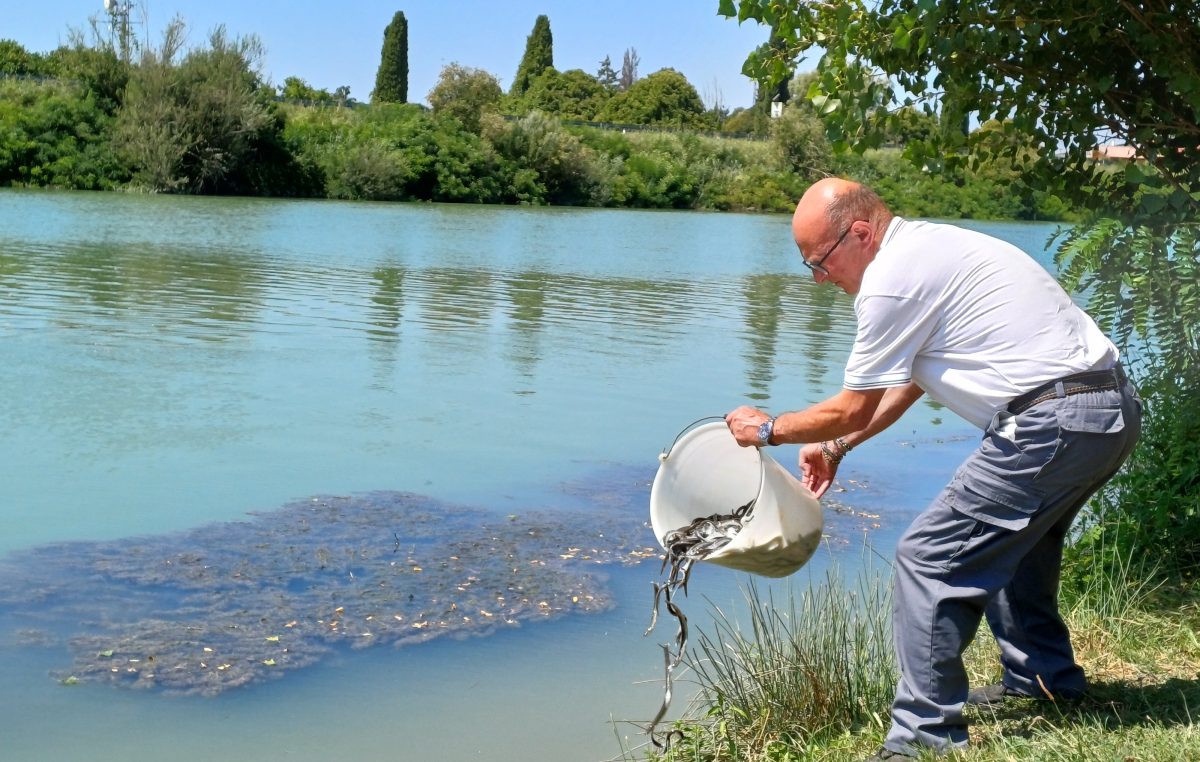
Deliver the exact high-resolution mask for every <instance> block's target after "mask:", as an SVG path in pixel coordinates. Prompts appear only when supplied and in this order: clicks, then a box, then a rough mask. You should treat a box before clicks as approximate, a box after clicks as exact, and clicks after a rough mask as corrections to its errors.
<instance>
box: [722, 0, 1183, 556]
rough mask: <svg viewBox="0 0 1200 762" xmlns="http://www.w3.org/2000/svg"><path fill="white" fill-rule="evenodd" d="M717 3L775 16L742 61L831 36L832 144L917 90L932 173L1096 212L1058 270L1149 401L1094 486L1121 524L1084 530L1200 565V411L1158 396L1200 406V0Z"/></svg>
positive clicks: (771, 67) (879, 133)
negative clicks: (773, 42)
mask: <svg viewBox="0 0 1200 762" xmlns="http://www.w3.org/2000/svg"><path fill="white" fill-rule="evenodd" d="M718 12H719V13H721V14H722V15H725V16H736V17H737V18H738V20H739V21H743V22H744V21H748V20H754V21H759V22H761V23H764V24H767V25H769V26H770V27H771V29H772V34H773V36H777V37H778V39H779V40H780V41H781V46H780V47H779V49H776V50H769V51H756V53H755V54H753V55H752V56H751V57H750V58H749V59H747V61H746V66H745V68H744V72H745V73H747V74H749V75H751V76H755V77H757V78H758V79H759V80H760V81H766V82H770V81H776V78H775V76H774V75H776V74H777V73H779V72H782V71H787V70H790V69H791V68H792V67H794V66H795V64H796V62H797V61H798V60H799V59H800V58H801V57H802V56H803V55H804V54H805V53H806V52H808V51H809V50H810V49H812V48H814V47H818V46H819V47H821V48H823V49H824V50H825V53H824V55H823V56H822V57H821V58H820V61H819V62H818V64H817V72H818V80H817V84H816V86H815V88H814V89H813V90H814V95H815V97H814V98H813V103H814V105H815V106H816V107H817V109H818V110H819V111H820V112H821V114H822V117H823V120H824V123H825V125H826V130H827V132H828V134H829V136H830V137H831V138H832V139H833V141H834V145H835V147H839V148H843V149H845V148H853V149H856V150H863V149H865V148H868V147H872V146H876V145H879V144H880V143H881V142H882V141H883V140H884V138H885V136H886V135H887V134H888V132H889V130H890V131H892V132H896V131H900V130H903V129H906V128H907V124H906V122H907V121H908V120H909V117H908V112H906V111H905V109H906V108H910V107H917V108H920V109H921V110H922V111H923V112H924V113H926V114H931V115H937V116H938V117H939V119H940V120H941V123H942V125H943V127H942V128H941V129H938V130H934V131H932V132H930V133H928V134H927V135H925V136H920V135H917V134H910V136H909V137H910V139H909V142H908V144H907V145H906V146H905V155H906V157H907V158H908V159H909V160H910V161H912V162H913V163H915V164H917V165H919V166H922V167H924V168H925V169H927V170H930V171H934V172H937V171H945V170H953V169H955V168H957V167H961V166H963V165H967V166H978V165H980V164H983V163H989V164H991V165H993V166H1000V165H1003V166H1005V167H1006V168H1007V169H1008V170H1009V171H1011V172H1012V176H1013V178H1014V183H1013V186H1012V188H1013V191H1012V192H1014V193H1019V194H1032V193H1034V192H1047V193H1050V194H1052V195H1054V196H1057V197H1059V198H1061V199H1065V200H1067V201H1068V202H1070V203H1071V204H1073V205H1075V206H1076V207H1077V208H1080V209H1083V210H1086V212H1088V213H1089V215H1090V218H1091V222H1090V224H1085V225H1080V226H1077V227H1075V228H1073V229H1071V230H1070V231H1068V232H1067V233H1066V235H1065V236H1062V237H1060V238H1059V241H1060V243H1059V248H1058V250H1057V257H1058V262H1059V265H1060V271H1061V278H1062V279H1063V281H1064V284H1065V285H1066V286H1067V287H1068V288H1070V289H1079V290H1084V291H1087V292H1088V293H1089V304H1090V308H1091V311H1092V313H1093V314H1094V315H1095V316H1096V317H1097V318H1098V319H1099V321H1100V322H1101V324H1102V325H1104V326H1105V327H1106V328H1108V329H1109V330H1111V331H1112V332H1113V333H1114V334H1115V335H1116V338H1117V339H1118V341H1120V342H1121V343H1122V344H1125V345H1130V344H1132V345H1133V346H1134V347H1135V351H1134V352H1133V353H1132V354H1133V356H1134V357H1140V359H1139V362H1138V363H1137V365H1136V366H1134V370H1135V375H1137V376H1139V382H1140V386H1141V390H1142V393H1143V396H1144V397H1145V398H1146V399H1147V402H1148V403H1149V404H1148V410H1149V411H1150V413H1151V415H1150V416H1148V418H1147V420H1146V426H1145V427H1144V429H1143V431H1144V434H1143V445H1142V447H1140V448H1139V450H1138V452H1137V453H1135V455H1134V458H1133V461H1132V466H1131V468H1129V469H1128V471H1127V473H1126V474H1125V475H1124V476H1122V477H1119V478H1118V480H1116V481H1114V482H1113V483H1112V486H1111V487H1110V488H1108V489H1106V490H1105V491H1104V492H1103V493H1102V494H1101V497H1100V499H1099V501H1098V502H1096V503H1094V504H1093V506H1100V507H1099V508H1098V509H1097V511H1098V514H1097V515H1099V516H1100V517H1101V518H1102V519H1104V520H1105V521H1111V522H1112V524H1111V526H1114V527H1117V530H1116V532H1115V533H1113V534H1109V533H1108V532H1105V531H1103V526H1102V525H1098V526H1099V527H1100V531H1098V532H1096V533H1094V534H1089V535H1087V536H1090V537H1093V538H1099V539H1097V540H1096V541H1095V542H1094V543H1093V545H1092V547H1095V548H1098V549H1101V550H1103V549H1105V548H1106V547H1107V548H1109V550H1108V551H1107V552H1110V553H1111V552H1113V550H1112V549H1116V551H1117V552H1126V553H1127V552H1130V550H1131V549H1132V551H1133V552H1137V553H1139V554H1144V552H1145V550H1146V549H1147V548H1152V547H1153V548H1161V547H1171V548H1172V549H1173V558H1171V559H1164V560H1165V561H1166V562H1167V565H1168V566H1170V565H1171V564H1177V565H1178V566H1176V567H1175V568H1186V565H1187V564H1189V563H1190V564H1193V566H1192V568H1195V567H1194V564H1196V563H1197V562H1200V506H1198V505H1197V501H1196V499H1195V494H1196V491H1197V490H1198V489H1200V444H1198V442H1200V416H1195V415H1192V416H1184V417H1179V418H1175V417H1173V416H1171V415H1170V414H1167V415H1159V416H1155V415H1153V411H1154V409H1155V407H1156V406H1157V407H1158V408H1159V409H1160V410H1162V411H1164V412H1165V411H1169V410H1177V411H1178V410H1196V409H1197V408H1198V407H1200V370H1198V369H1200V324H1198V321H1197V320H1196V315H1200V57H1197V56H1196V55H1195V51H1196V50H1200V6H1197V5H1196V4H1195V3H1179V2H1175V1H1174V0H1142V1H1141V2H1137V3H1134V2H1127V1H1124V0H1117V1H1115V2H1114V1H1113V0H1051V1H1050V2H1046V1H1045V0H974V1H973V2H953V3H950V2H945V3H938V2H932V0H884V1H883V2H881V3H875V2H867V0H850V1H849V2H845V3H836V4H835V3H795V4H790V3H789V4H780V3H777V2H775V1H774V0H719V9H718ZM1068 61H1069V62H1070V64H1069V65H1068V64H1065V63H1064V62H1068ZM968 120H969V121H968ZM989 121H990V122H992V124H991V125H989V127H988V129H976V130H962V129H957V128H956V127H957V126H958V125H962V124H964V123H967V124H970V123H974V124H985V123H988V122H989ZM951 126H954V128H950V127H951ZM1110 142H1116V143H1124V144H1126V145H1128V146H1131V147H1132V148H1133V149H1135V151H1136V154H1137V155H1138V156H1139V157H1140V158H1139V159H1138V160H1137V161H1130V162H1128V163H1126V164H1124V165H1123V166H1120V167H1117V168H1112V167H1110V166H1108V165H1105V164H1102V163H1099V162H1096V161H1095V160H1094V159H1093V156H1092V154H1093V151H1094V150H1095V149H1096V148H1097V147H1098V146H1100V145H1103V144H1106V143H1110ZM1129 354H1130V353H1127V356H1129ZM1146 447H1151V448H1152V450H1151V451H1149V452H1147V451H1146ZM1133 501H1137V502H1136V504H1134V502H1133ZM1127 502H1128V503H1129V505H1128V507H1126V503H1127ZM1105 506H1107V507H1108V508H1111V510H1107V511H1106V510H1105ZM1106 543H1107V546H1106Z"/></svg>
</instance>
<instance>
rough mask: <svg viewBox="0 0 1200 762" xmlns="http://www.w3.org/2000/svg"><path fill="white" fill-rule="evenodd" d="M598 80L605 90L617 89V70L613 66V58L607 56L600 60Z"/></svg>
mask: <svg viewBox="0 0 1200 762" xmlns="http://www.w3.org/2000/svg"><path fill="white" fill-rule="evenodd" d="M596 81H597V82H599V83H600V85H601V86H602V87H603V88H604V89H605V90H609V91H611V90H615V89H617V72H616V71H615V70H614V69H613V67H612V58H610V57H609V56H605V57H604V60H603V61H601V62H600V68H599V69H597V70H596Z"/></svg>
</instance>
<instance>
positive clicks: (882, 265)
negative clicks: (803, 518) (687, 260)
mask: <svg viewBox="0 0 1200 762" xmlns="http://www.w3.org/2000/svg"><path fill="white" fill-rule="evenodd" d="M792 233H793V235H794V237H795V239H796V245H797V246H798V247H799V248H800V252H801V254H800V256H801V257H802V259H803V261H804V264H805V265H806V266H807V267H808V268H809V269H811V270H812V272H813V277H814V278H815V279H816V281H817V282H818V283H824V282H826V281H829V282H831V283H834V284H836V285H837V286H839V287H840V288H842V289H843V290H844V291H845V292H846V293H848V294H851V295H854V296H855V300H854V310H855V315H856V316H857V320H858V328H857V335H856V338H855V341H854V347H853V350H852V352H851V355H850V359H849V360H848V362H847V366H846V372H845V382H844V388H843V389H842V390H841V391H840V392H839V393H838V394H837V395H835V396H833V397H831V398H829V399H827V400H825V401H824V402H820V403H817V404H815V405H813V406H812V407H810V408H808V409H806V410H801V411H796V412H788V413H783V414H781V415H779V416H776V417H770V416H768V415H767V414H766V413H764V412H762V411H760V410H757V409H755V408H752V407H740V408H738V409H737V410H734V411H733V412H731V413H729V415H728V416H726V422H727V423H728V425H729V428H730V431H732V432H733V435H734V436H735V437H736V438H737V440H738V442H739V444H741V445H743V446H765V445H777V444H785V443H809V444H807V445H805V446H804V447H803V448H802V449H801V452H800V466H801V468H802V470H803V472H804V482H805V484H806V486H808V487H809V489H811V490H812V491H813V492H814V493H815V494H816V495H817V496H818V497H819V496H820V495H821V494H823V493H824V492H825V490H826V489H828V487H829V485H830V484H831V483H832V481H833V477H834V475H835V474H836V472H837V467H838V463H839V462H840V461H841V459H842V458H843V457H845V455H846V454H847V453H848V452H849V451H850V450H851V448H853V447H854V446H855V445H857V444H860V443H861V442H863V441H865V440H866V439H868V438H869V437H871V436H873V435H874V434H876V433H878V432H880V431H882V430H883V429H885V428H886V427H888V426H889V425H891V424H892V423H894V422H895V421H896V420H897V419H898V418H899V417H900V416H901V415H902V414H903V413H904V411H905V410H907V409H908V408H909V407H911V406H912V404H913V403H914V402H916V401H917V399H919V398H920V397H921V395H922V394H925V393H928V394H929V395H930V397H932V398H933V399H936V400H937V401H938V402H940V403H942V404H943V405H945V406H946V407H948V408H950V409H951V410H953V411H954V412H956V413H958V414H959V415H961V416H962V417H963V418H965V419H966V420H968V421H970V422H971V423H974V424H975V425H977V426H979V427H980V428H981V429H983V431H984V434H983V439H982V442H981V443H980V445H979V448H978V449H977V450H975V451H974V452H973V453H972V454H971V456H970V457H968V458H967V460H966V461H965V462H964V463H963V464H962V466H961V467H959V469H958V471H957V472H956V473H955V474H954V477H953V479H952V480H951V481H950V483H949V484H948V485H947V486H946V487H945V489H943V490H942V492H941V493H940V494H939V495H938V496H937V498H936V499H935V500H934V501H933V503H931V504H930V505H929V506H928V508H926V510H925V511H924V512H922V514H921V515H920V516H918V517H917V519H916V520H914V522H913V523H912V525H911V526H910V527H909V528H908V529H907V530H906V531H905V533H904V534H903V535H902V536H901V538H900V541H899V543H898V546H897V548H896V563H895V569H894V573H895V581H894V585H895V589H894V601H895V608H894V611H893V629H894V631H895V647H896V654H897V658H898V661H899V666H900V681H899V684H898V685H897V688H896V697H895V700H894V703H893V705H892V726H891V729H890V730H889V732H888V735H887V738H886V740H885V742H884V747H883V748H882V749H881V750H880V751H879V752H878V753H877V754H875V755H874V756H873V757H872V758H871V759H873V760H878V759H890V758H904V757H909V756H916V755H917V754H918V753H919V752H920V750H922V749H925V748H931V749H934V750H936V751H937V752H939V753H941V752H947V751H951V750H953V749H956V748H960V747H964V746H966V744H967V725H966V722H965V720H964V718H963V706H964V704H965V703H979V704H986V703H998V702H1000V701H1003V700H1004V699H1005V698H1006V697H1008V696H1024V697H1030V698H1072V697H1077V696H1079V695H1080V694H1082V693H1083V691H1084V690H1085V689H1086V688H1087V682H1086V679H1085V677H1084V674H1083V670H1082V669H1080V667H1079V666H1078V665H1077V664H1076V663H1075V660H1074V654H1073V652H1072V650H1071V643H1070V636H1069V634H1068V632H1067V628H1066V626H1065V625H1064V624H1063V621H1062V618H1061V617H1060V616H1059V613H1058V600H1057V596H1058V583H1059V570H1060V565H1061V561H1062V547H1063V540H1064V537H1065V536H1066V533H1067V529H1068V527H1069V526H1070V524H1071V521H1072V519H1073V518H1074V517H1075V514H1076V513H1077V512H1078V511H1079V509H1080V508H1081V507H1082V506H1083V504H1084V503H1085V502H1086V501H1087V499H1088V497H1089V496H1091V495H1092V493H1094V492H1095V491H1096V490H1097V489H1099V487H1100V486H1101V485H1103V484H1104V483H1105V482H1106V481H1107V480H1108V479H1109V478H1111V477H1112V475H1113V474H1114V473H1115V472H1116V471H1117V469H1118V468H1119V467H1120V465H1121V464H1122V463H1123V462H1124V460H1125V459H1126V458H1127V457H1128V455H1129V453H1130V452H1131V451H1132V449H1133V446H1134V443H1135V442H1136V440H1137V436H1138V433H1139V431H1140V427H1141V401H1140V400H1139V399H1138V397H1137V392H1136V390H1135V389H1134V388H1133V386H1132V385H1131V384H1130V383H1129V381H1128V380H1127V379H1126V377H1125V373H1124V371H1123V370H1122V369H1121V366H1120V364H1119V362H1118V353H1117V350H1116V347H1114V346H1113V344H1112V342H1110V341H1109V340H1108V339H1107V338H1106V337H1105V336H1104V335H1103V334H1102V333H1101V332H1100V330H1099V328H1097V326H1096V324H1095V323H1094V322H1093V321H1092V320H1091V318H1089V317H1088V316H1087V315H1086V314H1085V313H1084V312H1083V311H1082V310H1080V309H1079V308H1078V307H1076V306H1075V305H1074V304H1073V303H1072V301H1071V299H1070V297H1069V296H1068V295H1067V294H1066V292H1064V291H1063V289H1062V288H1061V287H1060V286H1059V285H1058V283H1057V282H1056V281H1055V280H1054V279H1053V278H1052V277H1051V276H1050V275H1049V274H1048V273H1046V271H1045V270H1044V269H1043V268H1042V267H1041V266H1039V265H1038V264H1037V263H1036V262H1035V261H1033V259H1032V258H1030V257H1029V256H1027V255H1026V254H1025V253H1024V252H1022V251H1020V250H1019V249H1017V248H1016V247H1014V246H1011V245H1009V244H1007V243H1005V242H1003V241H999V240H997V239H995V238H991V237H990V236H986V235H983V234H981V233H976V232H972V231H968V230H965V229H962V228H958V227H954V226H951V225H940V224H933V223H928V222H920V221H913V220H906V219H903V218H900V217H896V216H894V215H893V214H892V213H891V212H890V211H889V210H888V208H887V206H886V205H885V204H884V203H883V202H882V201H881V200H880V198H879V197H878V196H877V195H875V193H873V192H872V191H871V190H869V189H867V188H865V187H863V186H861V185H858V184H857V183H853V182H850V181H847V180H840V179H827V180H822V181H820V182H817V183H816V184H814V185H813V186H812V187H811V188H809V190H808V191H807V192H806V193H805V194H804V196H803V198H801V200H800V203H799V204H798V205H797V207H796V212H795V215H794V216H793V218H792ZM985 614H986V616H987V621H988V624H989V626H990V627H991V630H992V633H993V635H994V636H995V638H996V641H997V643H998V644H999V646H1000V652H1001V657H1000V658H1001V664H1002V667H1003V670H1004V679H1003V683H1001V684H1000V685H994V686H987V687H984V688H981V689H976V690H975V691H969V686H968V683H967V676H966V672H965V670H964V668H963V663H962V653H963V651H964V650H965V649H966V647H967V645H968V644H969V643H970V642H971V640H972V639H973V638H974V636H975V632H976V629H977V628H978V626H979V621H980V619H981V617H982V616H984V615H985Z"/></svg>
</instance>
